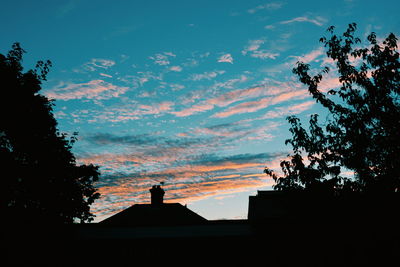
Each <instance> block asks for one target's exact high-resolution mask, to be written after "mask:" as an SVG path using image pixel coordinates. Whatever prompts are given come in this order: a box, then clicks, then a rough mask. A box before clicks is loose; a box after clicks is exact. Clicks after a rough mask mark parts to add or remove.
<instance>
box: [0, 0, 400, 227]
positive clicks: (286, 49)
mask: <svg viewBox="0 0 400 267" xmlns="http://www.w3.org/2000/svg"><path fill="white" fill-rule="evenodd" d="M0 6H1V9H2V16H0V32H1V35H0V53H3V54H4V53H7V52H8V51H9V50H10V48H11V45H12V44H13V43H14V42H20V43H21V46H22V47H23V48H24V49H25V50H26V51H27V54H26V55H25V58H24V66H25V67H26V69H29V68H32V67H34V65H35V62H36V61H38V60H47V59H49V60H51V61H52V63H53V67H52V68H51V71H50V73H49V74H48V77H47V81H46V82H44V83H43V85H42V88H43V90H42V91H41V93H42V94H44V95H46V96H47V97H49V98H51V99H54V100H55V107H54V115H55V117H56V119H57V121H58V123H59V125H58V126H59V129H60V130H61V131H62V132H66V133H69V134H72V133H73V132H78V133H79V135H78V142H77V143H75V145H74V148H73V152H74V154H75V156H76V158H77V162H78V163H79V164H90V163H93V164H96V165H99V166H100V170H101V173H102V174H101V178H100V180H99V181H98V182H97V183H96V187H97V188H98V190H99V192H100V193H101V195H102V196H101V198H100V199H99V200H97V201H96V202H95V203H94V204H93V205H92V207H91V211H92V212H93V213H94V214H95V215H96V218H95V222H98V221H101V220H103V219H105V218H107V217H109V216H111V215H113V214H115V213H117V212H119V211H121V210H123V209H125V208H127V207H129V206H131V205H133V204H142V203H149V201H150V195H149V191H148V190H149V188H150V187H151V186H152V185H154V184H159V183H161V182H163V183H164V189H165V191H166V194H165V200H166V202H179V203H182V204H187V205H188V207H189V208H190V209H191V210H193V211H195V212H196V213H198V214H199V215H201V216H203V217H205V218H207V219H210V220H215V219H243V218H247V208H248V197H249V196H250V195H256V194H257V190H270V189H271V188H272V185H273V184H274V181H273V180H272V179H271V178H268V177H267V176H266V175H265V174H263V170H264V168H265V167H266V166H268V167H270V168H272V169H275V170H278V169H279V162H280V160H282V159H285V158H286V156H287V154H288V153H289V152H290V147H288V146H285V144H284V141H285V140H286V139H287V138H290V133H289V131H288V129H289V126H288V123H287V121H286V117H287V116H289V115H297V116H298V117H299V118H300V119H301V120H302V122H304V124H305V125H306V124H307V123H306V122H307V120H308V118H309V116H310V114H313V113H318V114H321V115H322V117H323V116H324V114H326V113H325V111H324V110H323V109H322V108H321V107H320V106H318V104H316V103H315V102H314V101H313V100H312V98H311V97H310V95H309V93H308V91H307V88H306V87H304V86H303V85H302V84H301V83H300V82H298V80H297V78H296V76H295V75H294V74H293V73H292V69H293V67H295V64H296V62H297V61H303V62H305V63H309V64H311V66H312V67H313V68H314V69H316V70H318V69H321V68H322V67H323V66H327V65H328V66H331V65H332V62H331V61H329V60H327V59H326V56H325V52H324V51H325V50H324V48H323V46H322V45H321V44H320V43H319V42H318V41H319V38H320V37H322V36H329V35H328V33H327V32H326V29H327V28H328V27H329V26H331V25H334V26H335V27H336V29H337V33H339V34H340V33H342V32H344V31H345V29H346V27H347V25H348V24H349V23H352V22H356V23H357V25H358V30H357V35H358V36H359V37H361V39H363V40H365V39H366V36H367V35H368V34H369V33H370V32H371V31H373V32H376V33H377V36H378V38H383V37H385V36H387V35H388V34H389V33H390V32H393V33H394V34H396V35H397V36H399V34H400V33H399V31H398V29H399V28H400V27H399V26H400V23H399V22H400V20H399V17H398V10H399V8H400V2H398V1H394V0H393V1H386V0H382V1H379V2H376V1H369V0H365V1H361V0H352V1H350V0H338V1H320V0H319V1H253V0H247V1H237V0H221V1H215V0H214V1H207V0H202V1H187V0H186V1H173V0H172V1H161V0H159V1H154V0H147V1H122V0H113V1H105V0H97V1H85V0H57V1H55V0H37V1H19V0H13V1H9V0H2V1H1V3H0ZM338 85H339V82H338V80H337V78H335V75H334V74H333V73H331V74H328V75H327V76H326V77H325V78H324V79H323V82H322V84H321V87H320V89H321V90H329V89H330V88H333V87H336V86H338Z"/></svg>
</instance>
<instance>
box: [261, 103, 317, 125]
mask: <svg viewBox="0 0 400 267" xmlns="http://www.w3.org/2000/svg"><path fill="white" fill-rule="evenodd" d="M314 104H315V101H313V100H310V101H306V102H302V103H299V104H294V105H290V106H284V107H277V108H275V109H273V110H270V111H268V112H267V113H265V114H264V115H263V116H262V117H260V118H259V119H262V120H264V119H275V118H279V117H286V116H290V115H296V114H300V113H302V112H303V111H305V110H308V109H310V108H311V107H312V106H313V105H314Z"/></svg>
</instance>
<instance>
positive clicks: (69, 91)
mask: <svg viewBox="0 0 400 267" xmlns="http://www.w3.org/2000/svg"><path fill="white" fill-rule="evenodd" d="M128 89H129V87H124V86H116V85H114V84H112V83H108V82H105V81H104V80H92V81H89V82H86V83H63V82H62V83H60V84H58V85H57V86H55V87H53V88H52V89H50V90H48V91H47V92H46V95H47V96H48V97H49V98H54V99H57V100H71V99H83V98H86V99H96V100H101V99H109V98H113V97H118V96H120V95H123V94H125V93H126V91H128Z"/></svg>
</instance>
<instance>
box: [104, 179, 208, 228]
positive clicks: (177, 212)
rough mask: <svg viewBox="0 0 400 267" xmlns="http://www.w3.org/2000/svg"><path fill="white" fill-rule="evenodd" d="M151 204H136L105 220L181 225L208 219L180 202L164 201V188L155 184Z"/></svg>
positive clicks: (123, 223) (119, 223) (115, 223)
mask: <svg viewBox="0 0 400 267" xmlns="http://www.w3.org/2000/svg"><path fill="white" fill-rule="evenodd" d="M149 191H150V193H151V204H135V205H133V206H131V207H129V208H127V209H125V210H123V211H121V212H119V213H117V214H115V215H113V216H111V217H109V218H107V219H105V220H103V221H101V222H100V224H103V225H109V226H130V227H135V226H181V225H195V224H204V223H206V222H207V220H206V219H205V218H203V217H201V216H200V215H198V214H197V213H195V212H193V211H191V210H190V209H188V208H187V207H186V206H183V205H182V204H180V203H164V201H163V200H164V199H163V198H164V194H165V192H164V190H163V189H162V188H161V186H160V185H154V186H153V187H152V188H151V189H150V190H149Z"/></svg>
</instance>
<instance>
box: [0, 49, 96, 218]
mask: <svg viewBox="0 0 400 267" xmlns="http://www.w3.org/2000/svg"><path fill="white" fill-rule="evenodd" d="M24 53H25V51H24V50H23V49H22V48H21V47H20V45H19V44H18V43H15V44H14V45H13V46H12V50H11V51H9V53H8V54H7V55H2V54H0V81H1V98H0V163H1V172H2V175H1V177H2V179H1V182H2V186H1V194H0V197H1V209H2V214H3V217H6V218H7V221H10V222H13V223H45V222H46V223H72V222H74V221H75V220H80V221H81V222H87V221H91V220H92V219H93V217H94V215H93V214H91V213H90V210H89V206H90V204H92V203H93V201H94V200H95V199H97V198H98V197H99V193H97V192H96V189H95V188H94V187H93V182H94V181H96V180H97V179H98V176H99V172H98V167H97V166H93V165H91V164H90V165H77V164H76V160H75V157H74V155H73V154H72V152H71V148H72V145H73V143H74V142H75V141H76V133H74V135H72V137H70V138H67V134H65V133H61V132H60V131H59V130H58V128H57V122H56V120H55V119H54V116H53V108H52V107H53V105H54V104H53V102H52V100H49V99H48V98H46V97H45V96H44V95H41V94H39V91H40V90H41V83H42V81H45V80H46V75H47V73H48V71H49V67H51V62H50V61H47V62H44V61H39V62H37V64H36V68H35V69H34V70H29V71H27V72H23V67H22V65H21V62H22V56H23V54H24Z"/></svg>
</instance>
